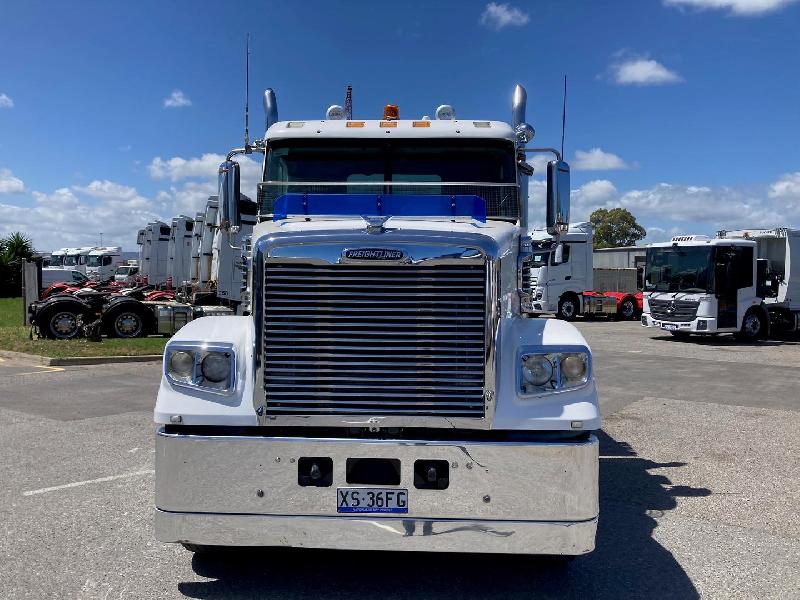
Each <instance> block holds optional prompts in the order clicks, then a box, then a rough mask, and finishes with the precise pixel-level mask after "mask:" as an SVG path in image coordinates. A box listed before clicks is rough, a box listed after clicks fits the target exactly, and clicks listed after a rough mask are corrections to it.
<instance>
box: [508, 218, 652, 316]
mask: <svg viewBox="0 0 800 600" xmlns="http://www.w3.org/2000/svg"><path fill="white" fill-rule="evenodd" d="M593 256H594V255H593V251H592V225H591V223H577V224H573V225H570V227H569V230H568V231H567V232H566V233H564V234H563V235H560V236H558V237H557V238H556V237H553V236H551V235H550V234H548V233H547V232H546V231H534V232H533V235H532V236H531V251H530V260H529V261H528V262H527V264H526V265H525V268H524V269H523V271H522V280H521V284H520V285H521V287H522V289H523V290H525V291H526V298H525V299H524V302H526V303H527V305H528V306H530V309H531V312H532V313H534V314H554V315H556V316H558V317H559V318H562V319H565V320H572V319H574V318H575V317H576V316H578V315H586V316H597V315H606V316H615V317H618V318H622V319H636V318H638V316H639V314H641V309H642V300H641V299H642V294H641V292H640V291H639V289H638V287H637V281H636V269H635V268H601V269H595V268H593Z"/></svg>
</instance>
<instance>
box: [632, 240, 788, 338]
mask: <svg viewBox="0 0 800 600" xmlns="http://www.w3.org/2000/svg"><path fill="white" fill-rule="evenodd" d="M795 255H800V231H798V230H795V229H787V228H776V229H746V230H745V229H742V230H738V231H720V232H719V233H718V234H717V237H716V238H709V237H707V236H701V235H681V236H675V237H673V238H672V241H671V242H665V243H660V244H651V245H650V246H649V247H648V248H647V263H646V267H645V284H644V291H645V293H644V312H643V313H642V325H644V326H646V327H658V328H660V329H662V330H665V331H669V332H670V333H671V334H672V335H675V336H679V337H687V336H689V335H691V334H698V335H713V334H718V333H733V334H734V335H736V336H737V337H739V338H740V339H743V340H748V341H753V340H756V339H759V338H763V337H767V336H768V335H769V334H770V333H778V332H791V331H797V330H798V325H800V260H795V259H796V256H795Z"/></svg>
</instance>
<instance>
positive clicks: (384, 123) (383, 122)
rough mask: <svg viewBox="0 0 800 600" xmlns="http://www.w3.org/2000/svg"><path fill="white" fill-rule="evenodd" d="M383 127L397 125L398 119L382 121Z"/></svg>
mask: <svg viewBox="0 0 800 600" xmlns="http://www.w3.org/2000/svg"><path fill="white" fill-rule="evenodd" d="M381 127H397V121H381Z"/></svg>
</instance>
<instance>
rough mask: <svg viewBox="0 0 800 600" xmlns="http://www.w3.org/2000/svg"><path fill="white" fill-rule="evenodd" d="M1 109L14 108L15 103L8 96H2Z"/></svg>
mask: <svg viewBox="0 0 800 600" xmlns="http://www.w3.org/2000/svg"><path fill="white" fill-rule="evenodd" d="M0 108H14V101H13V100H12V99H11V98H9V97H8V96H7V95H6V94H0Z"/></svg>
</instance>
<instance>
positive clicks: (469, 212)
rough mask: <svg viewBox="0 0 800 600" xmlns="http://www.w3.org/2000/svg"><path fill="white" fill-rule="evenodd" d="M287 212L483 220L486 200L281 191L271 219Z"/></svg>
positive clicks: (275, 219) (283, 215)
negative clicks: (286, 192)
mask: <svg viewBox="0 0 800 600" xmlns="http://www.w3.org/2000/svg"><path fill="white" fill-rule="evenodd" d="M289 215H292V216H302V215H308V216H312V215H337V216H339V215H341V216H350V215H352V216H362V215H363V216H379V215H386V216H391V217H469V218H471V219H474V220H476V221H481V222H483V223H485V222H486V201H485V200H484V199H483V198H481V197H480V196H466V195H463V196H455V195H453V196H446V195H433V194H430V195H428V194H420V195H400V194H397V195H395V194H385V195H383V194H297V193H293V194H283V195H282V196H280V197H278V198H277V199H276V200H275V205H274V208H273V217H272V220H273V221H280V220H282V219H285V218H287V217H288V216H289Z"/></svg>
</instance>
